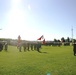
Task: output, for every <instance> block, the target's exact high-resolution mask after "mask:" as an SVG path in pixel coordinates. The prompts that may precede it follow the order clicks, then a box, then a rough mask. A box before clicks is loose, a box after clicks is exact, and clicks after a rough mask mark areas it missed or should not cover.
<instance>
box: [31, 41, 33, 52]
mask: <svg viewBox="0 0 76 75" xmlns="http://www.w3.org/2000/svg"><path fill="white" fill-rule="evenodd" d="M31 50H32V51H33V43H31Z"/></svg>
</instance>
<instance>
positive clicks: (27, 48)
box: [0, 42, 76, 56]
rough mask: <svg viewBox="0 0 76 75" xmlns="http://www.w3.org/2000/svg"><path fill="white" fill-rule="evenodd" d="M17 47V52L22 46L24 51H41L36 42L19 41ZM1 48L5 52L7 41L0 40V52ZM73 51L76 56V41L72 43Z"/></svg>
mask: <svg viewBox="0 0 76 75" xmlns="http://www.w3.org/2000/svg"><path fill="white" fill-rule="evenodd" d="M17 48H18V49H19V52H21V51H22V48H23V50H24V52H26V51H30V50H32V51H34V50H36V51H38V52H41V51H40V48H41V43H39V42H37V43H29V42H28V43H23V44H22V43H20V44H19V45H18V46H17ZM2 50H5V51H6V52H7V50H8V43H7V42H0V52H1V51H2ZM73 53H74V56H76V43H74V44H73Z"/></svg>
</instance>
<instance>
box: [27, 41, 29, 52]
mask: <svg viewBox="0 0 76 75" xmlns="http://www.w3.org/2000/svg"><path fill="white" fill-rule="evenodd" d="M27 50H28V51H30V50H29V43H27Z"/></svg>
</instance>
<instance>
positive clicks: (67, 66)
mask: <svg viewBox="0 0 76 75" xmlns="http://www.w3.org/2000/svg"><path fill="white" fill-rule="evenodd" d="M41 51H42V53H38V52H37V51H31V50H30V51H26V52H24V51H23V49H22V52H19V50H18V49H17V48H16V47H13V46H9V47H8V52H5V51H4V50H3V51H2V52H0V75H47V73H51V75H76V57H75V56H74V55H73V50H72V46H65V47H64V46H61V47H51V46H43V47H42V49H41Z"/></svg>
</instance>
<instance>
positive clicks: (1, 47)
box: [0, 43, 3, 52]
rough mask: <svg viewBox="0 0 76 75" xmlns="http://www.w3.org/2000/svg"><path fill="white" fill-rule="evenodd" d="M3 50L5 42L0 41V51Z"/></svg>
mask: <svg viewBox="0 0 76 75" xmlns="http://www.w3.org/2000/svg"><path fill="white" fill-rule="evenodd" d="M2 50H3V44H2V43H0V52H1V51H2Z"/></svg>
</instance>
